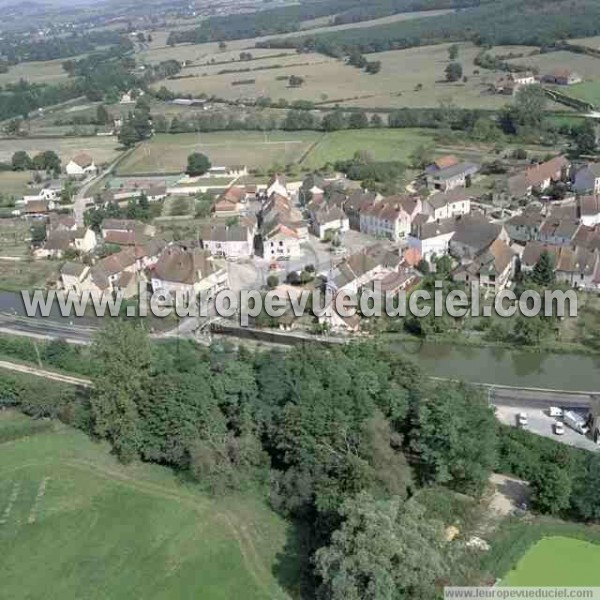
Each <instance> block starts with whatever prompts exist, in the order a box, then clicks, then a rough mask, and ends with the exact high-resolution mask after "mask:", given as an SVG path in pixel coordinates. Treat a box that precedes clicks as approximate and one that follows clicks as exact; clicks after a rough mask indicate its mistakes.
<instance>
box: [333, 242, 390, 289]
mask: <svg viewBox="0 0 600 600" xmlns="http://www.w3.org/2000/svg"><path fill="white" fill-rule="evenodd" d="M389 272H390V271H389V270H388V269H386V268H385V267H384V266H383V265H382V264H381V262H380V261H379V260H377V258H375V257H373V256H371V255H370V254H369V253H368V252H367V251H366V250H363V251H362V252H357V253H356V254H352V255H351V256H349V257H348V258H346V259H345V260H343V261H342V262H341V263H340V264H339V265H337V267H334V268H333V269H332V270H331V271H330V272H329V274H328V276H327V284H326V285H327V286H328V287H329V289H331V290H334V291H336V292H341V291H346V292H348V293H350V294H357V293H358V291H359V290H360V289H361V288H362V287H363V286H365V285H366V284H368V283H370V282H371V281H373V280H374V279H377V278H378V277H379V276H382V275H384V274H387V273H389Z"/></svg>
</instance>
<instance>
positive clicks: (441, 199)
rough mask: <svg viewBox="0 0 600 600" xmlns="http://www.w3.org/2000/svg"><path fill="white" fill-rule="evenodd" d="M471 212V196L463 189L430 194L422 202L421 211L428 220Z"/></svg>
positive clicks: (448, 217) (437, 219)
mask: <svg viewBox="0 0 600 600" xmlns="http://www.w3.org/2000/svg"><path fill="white" fill-rule="evenodd" d="M470 212H471V198H470V196H469V195H468V194H467V193H466V192H465V190H464V189H460V188H458V189H454V190H451V191H449V192H438V193H436V194H432V195H431V196H429V198H427V200H425V201H424V202H423V213H425V214H426V215H427V216H428V217H429V220H430V221H439V220H441V219H450V218H452V217H458V216H460V215H468V214H469V213H470Z"/></svg>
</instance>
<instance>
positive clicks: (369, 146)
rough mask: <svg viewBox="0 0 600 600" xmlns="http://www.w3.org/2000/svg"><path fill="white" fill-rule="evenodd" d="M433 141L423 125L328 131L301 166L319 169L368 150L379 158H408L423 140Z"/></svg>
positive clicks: (385, 159) (382, 159) (404, 159)
mask: <svg viewBox="0 0 600 600" xmlns="http://www.w3.org/2000/svg"><path fill="white" fill-rule="evenodd" d="M429 143H431V144H432V143H433V133H430V132H428V131H427V130H424V129H362V130H356V131H352V130H346V131H335V132H333V133H327V134H326V135H325V136H323V138H322V139H321V140H320V141H319V143H318V144H317V145H316V146H315V147H314V148H313V149H312V151H311V152H310V153H309V154H308V156H307V157H306V158H305V160H304V161H303V162H302V166H303V167H306V168H309V169H318V168H320V167H322V166H324V165H325V164H326V163H328V162H331V163H334V162H336V161H338V160H345V159H349V158H352V157H353V156H354V154H355V153H356V152H359V151H362V150H364V151H367V152H368V153H369V154H370V155H371V156H372V157H373V159H374V160H378V161H394V160H397V161H407V159H408V157H409V155H410V154H411V153H412V152H413V151H414V149H415V148H416V147H417V146H419V145H420V144H429Z"/></svg>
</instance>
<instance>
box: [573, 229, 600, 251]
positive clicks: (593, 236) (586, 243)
mask: <svg viewBox="0 0 600 600" xmlns="http://www.w3.org/2000/svg"><path fill="white" fill-rule="evenodd" d="M572 244H573V246H578V247H579V246H581V247H582V248H587V249H588V250H600V225H595V226H594V227H588V226H587V225H580V226H579V229H578V230H577V232H576V233H575V235H574V236H573V239H572Z"/></svg>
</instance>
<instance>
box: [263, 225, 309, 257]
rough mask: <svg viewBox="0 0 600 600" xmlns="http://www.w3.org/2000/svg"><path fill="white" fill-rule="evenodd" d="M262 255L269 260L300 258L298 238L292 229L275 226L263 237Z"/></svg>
mask: <svg viewBox="0 0 600 600" xmlns="http://www.w3.org/2000/svg"><path fill="white" fill-rule="evenodd" d="M263 253H264V258H266V259H270V260H276V259H278V258H293V257H296V256H300V255H301V249H300V238H299V236H298V234H297V233H296V232H295V231H294V230H293V229H291V228H289V227H287V226H286V225H283V224H281V223H280V224H277V225H275V227H273V228H272V229H271V230H270V231H269V232H268V233H267V234H266V235H264V236H263Z"/></svg>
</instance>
